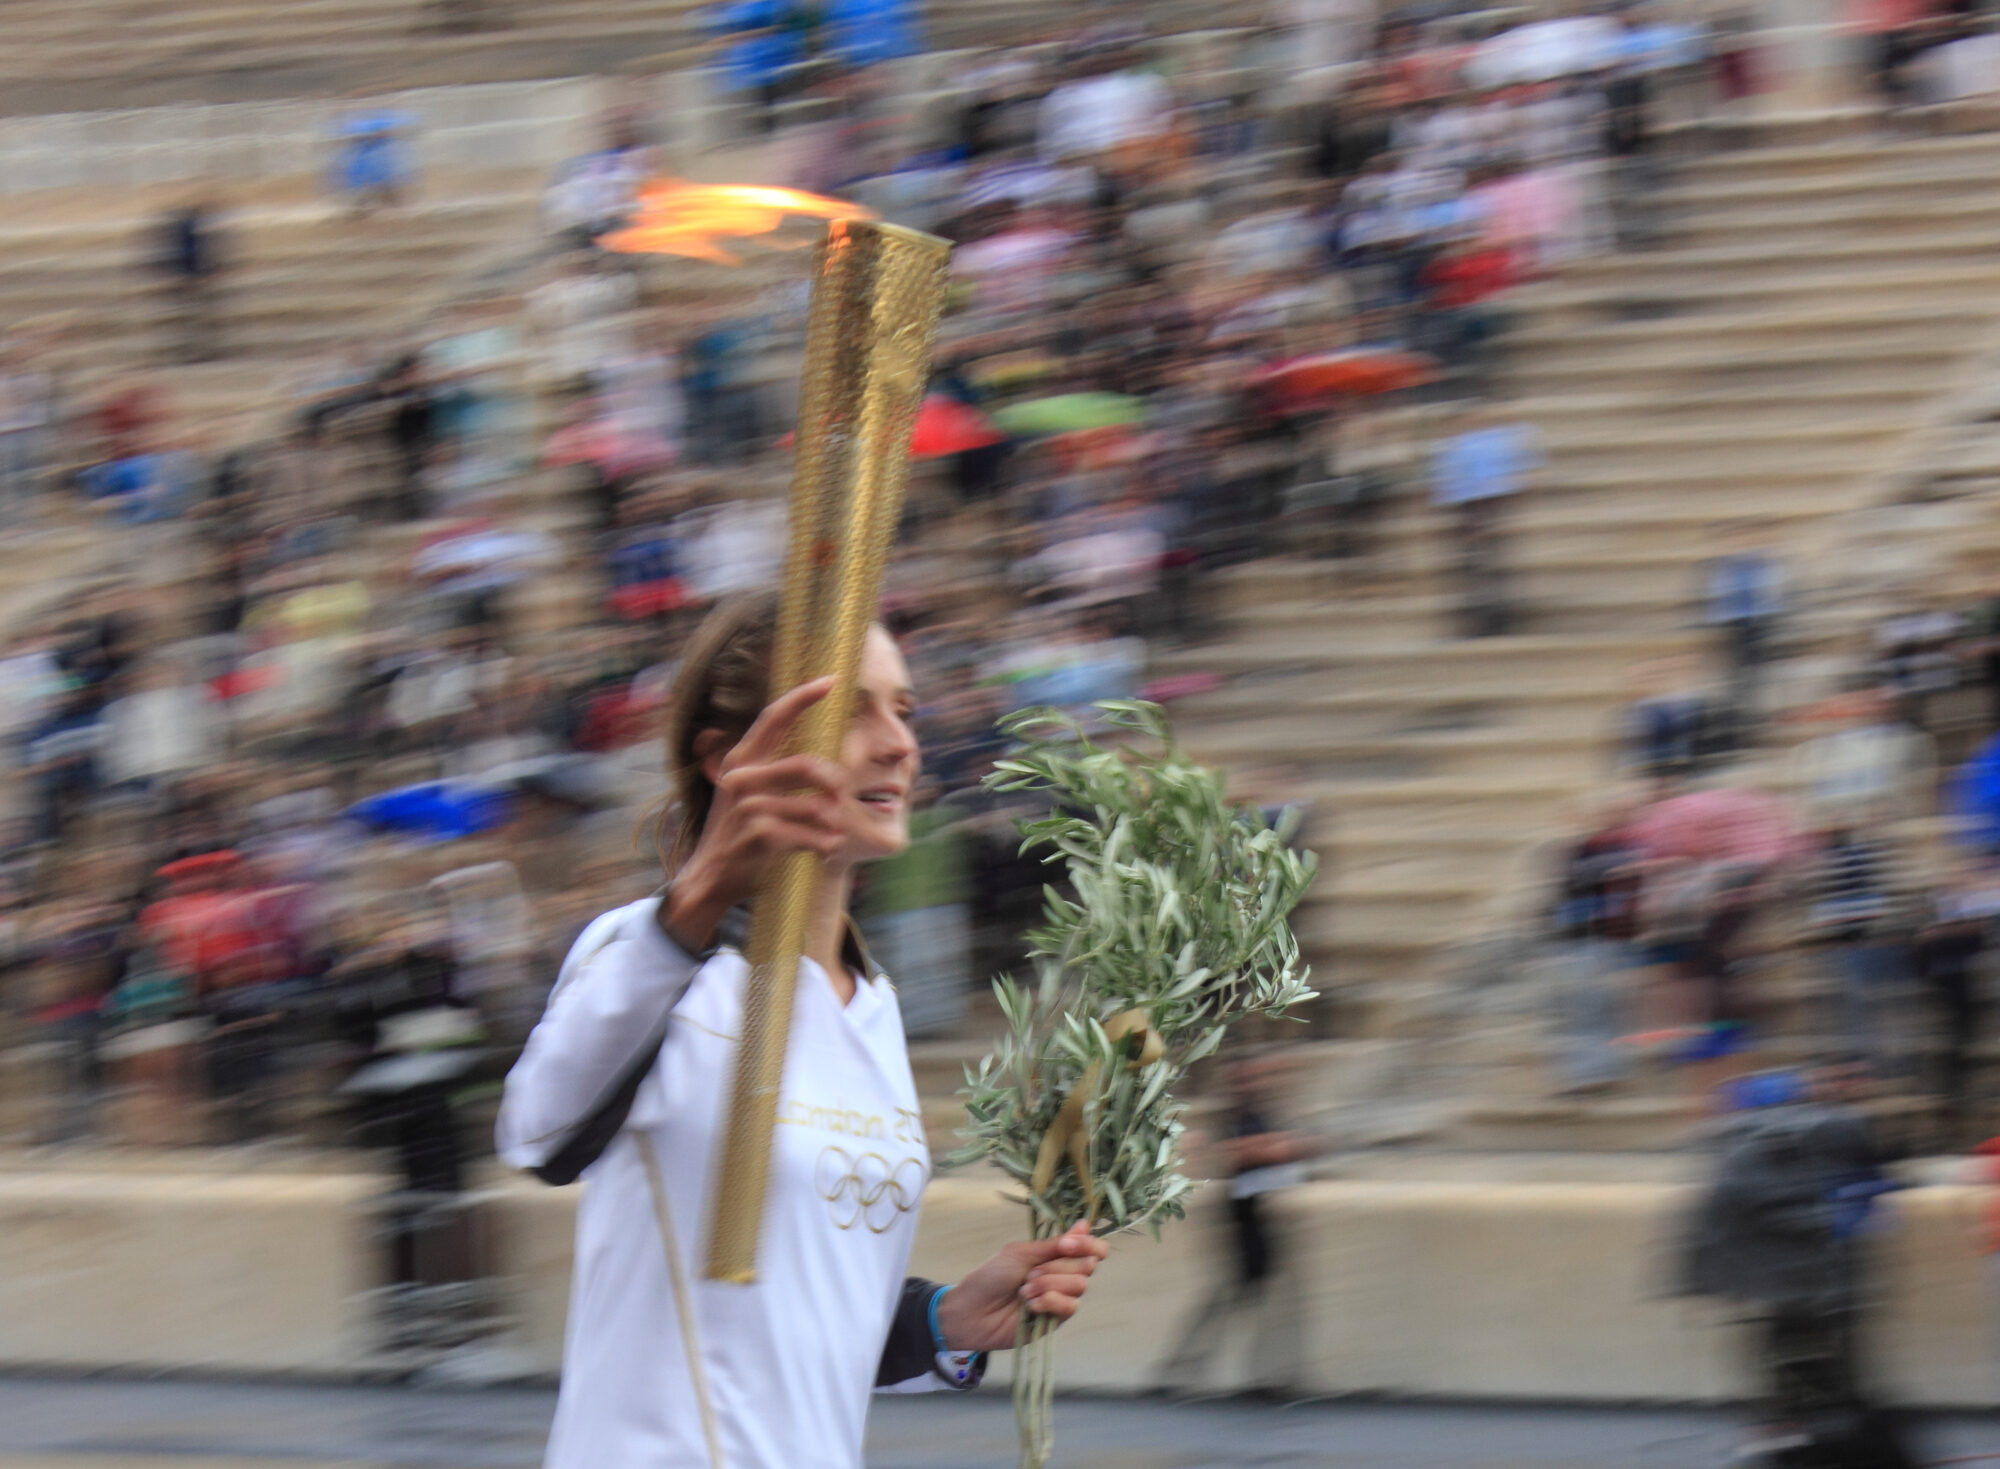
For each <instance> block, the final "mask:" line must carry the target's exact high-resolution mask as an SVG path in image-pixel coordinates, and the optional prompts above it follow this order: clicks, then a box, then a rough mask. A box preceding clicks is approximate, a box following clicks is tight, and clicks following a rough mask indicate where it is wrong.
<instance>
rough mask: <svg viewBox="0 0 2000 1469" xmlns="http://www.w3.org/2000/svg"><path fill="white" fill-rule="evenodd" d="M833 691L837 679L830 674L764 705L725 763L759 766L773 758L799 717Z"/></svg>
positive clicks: (803, 684) (783, 744) (783, 745)
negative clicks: (834, 679) (755, 720)
mask: <svg viewBox="0 0 2000 1469" xmlns="http://www.w3.org/2000/svg"><path fill="white" fill-rule="evenodd" d="M832 691H833V679H832V677H831V676H830V675H829V676H828V677H826V678H816V679H813V680H812V681H811V682H810V683H802V684H800V685H799V686H798V687H797V688H795V689H791V690H789V691H787V692H785V693H782V694H780V695H778V697H777V698H775V699H773V700H772V701H771V702H770V703H768V704H766V705H765V706H764V712H763V713H762V714H759V715H758V716H757V722H756V723H755V724H753V725H751V726H750V729H749V732H748V733H747V734H745V735H744V736H743V738H742V739H740V740H738V741H737V742H736V748H735V749H734V750H733V751H731V752H730V756H729V759H728V760H727V761H725V762H724V764H725V765H738V766H741V765H755V764H760V763H762V762H764V761H766V760H769V759H770V758H771V757H772V756H773V755H776V754H777V753H778V752H779V751H780V750H782V749H784V748H785V741H786V739H788V738H789V737H790V735H791V733H792V726H793V725H795V724H797V723H798V722H799V716H800V715H801V714H803V713H805V712H806V710H808V709H810V708H812V706H813V705H815V704H817V703H818V702H819V701H820V700H821V699H824V698H825V697H826V696H827V695H828V694H829V693H831V692H832Z"/></svg>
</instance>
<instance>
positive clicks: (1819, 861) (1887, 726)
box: [1548, 523, 2000, 1146]
mask: <svg viewBox="0 0 2000 1469" xmlns="http://www.w3.org/2000/svg"><path fill="white" fill-rule="evenodd" d="M1689 602H1690V610H1691V612H1692V613H1693V614H1694V616H1695V620H1697V621H1698V622H1700V623H1701V624H1703V625H1704V626H1706V627H1707V628H1708V629H1709V630H1710V634H1709V635H1710V638H1711V640H1712V641H1711V643H1710V646H1709V648H1708V649H1707V650H1706V651H1705V652H1698V653H1692V654H1689V655H1686V656H1682V657H1676V658H1668V659H1661V660H1657V661H1655V662H1653V663H1650V664H1647V665H1645V666H1644V667H1642V668H1639V669H1637V670H1635V672H1634V678H1633V685H1634V689H1633V692H1634V695H1635V697H1634V698H1633V699H1632V701H1631V702H1630V703H1629V704H1628V705H1627V706H1626V708H1625V709H1624V711H1623V713H1622V716H1621V723H1620V727H1619V729H1618V731H1617V755H1616V768H1617V771H1618V774H1619V776H1620V777H1621V780H1620V783H1619V784H1618V785H1617V787H1616V794H1615V795H1613V796H1612V797H1611V798H1609V799H1607V800H1605V801H1604V802H1603V803H1601V805H1600V807H1599V808H1598V809H1596V810H1594V811H1593V812H1592V813H1591V814H1590V817H1589V819H1588V821H1587V822H1586V823H1585V826H1586V828H1587V829H1586V830H1585V831H1583V832H1582V833H1581V835H1580V839H1579V840H1577V841H1576V842H1575V843H1574V845H1572V846H1570V847H1568V848H1567V849H1566V850H1565V852H1564V853H1563V855H1562V857H1561V860H1560V862H1559V864H1558V866H1559V869H1560V870H1559V874H1558V876H1557V878H1556V882H1555V888H1554V891H1555V894H1556V896H1555V899H1554V901H1553V902H1552V904H1551V906H1550V909H1549V914H1548V932H1549V934H1550V936H1551V937H1552V938H1553V939H1554V940H1555V943H1556V948H1557V949H1558V950H1559V951H1560V952H1561V954H1562V956H1563V960H1562V962H1563V966H1564V968H1565V972H1566V975H1567V978H1566V980H1565V982H1564V984H1563V985H1562V986H1560V987H1559V988H1561V989H1562V991H1563V993H1564V994H1565V995H1566V997H1567V998H1566V1000H1565V1001H1564V1004H1565V1007H1566V1010H1567V1017H1566V1018H1567V1023H1566V1026H1565V1034H1566V1036H1567V1038H1568V1044H1569V1047H1570V1049H1569V1053H1568V1056H1567V1058H1566V1062H1565V1067H1566V1076H1567V1082H1568V1084H1569V1085H1570V1086H1571V1087H1572V1088H1573V1089H1578V1090H1590V1089H1595V1088H1598V1087H1605V1086H1613V1085H1616V1084H1618V1083H1620V1082H1622V1081H1624V1080H1627V1079H1629V1078H1631V1077H1632V1076H1634V1075H1636V1074H1638V1073H1639V1072H1640V1071H1641V1070H1643V1068H1644V1066H1645V1064H1646V1063H1647V1061H1648V1060H1651V1059H1658V1058H1661V1057H1665V1058H1666V1059H1667V1060H1669V1061H1671V1062H1677V1063H1686V1064H1694V1063H1699V1064H1704V1065H1706V1064H1708V1063H1716V1064H1718V1065H1720V1066H1721V1068H1722V1069H1723V1070H1725V1071H1734V1070H1738V1069H1741V1068H1743V1067H1744V1066H1747V1065H1754V1064H1760V1063H1761V1064H1768V1063H1770V1062H1771V1061H1773V1060H1774V1059H1789V1060H1793V1061H1804V1060H1812V1059H1816V1060H1818V1061H1820V1062H1828V1063H1833V1064H1840V1065H1845V1066H1849V1067H1851V1068H1856V1069H1858V1071H1859V1073H1860V1074H1862V1075H1863V1076H1865V1077H1866V1078H1867V1079H1868V1081H1869V1082H1870V1083H1871V1084H1873V1085H1876V1086H1878V1087H1889V1088H1893V1089H1895V1090H1899V1091H1903V1092H1905V1093H1912V1094H1922V1095H1927V1096H1930V1097H1932V1098H1934V1099H1935V1100H1936V1102H1937V1103H1938V1104H1939V1106H1938V1112H1937V1125H1938V1131H1937V1133H1936V1134H1935V1136H1933V1137H1931V1138H1927V1139H1925V1140H1926V1141H1935V1142H1939V1143H1943V1144H1946V1145H1952V1146H1956V1145H1960V1144H1964V1143H1967V1142H1970V1141H1974V1140H1976V1139H1977V1138H1978V1137H1981V1136H1984V1135H1985V1132H1987V1131H1990V1118H1989V1117H1987V1116H1986V1115H1985V1113H1984V1112H1983V1110H1982V1109H1983V1107H1984V1106H1985V1105H1986V1104H1987V1102H1988V1100H1989V1094H1990V1088H1988V1087H1981V1086H1979V1085H1977V1083H1978V1080H1979V1077H1980V1074H1981V1068H1982V1067H1983V1066H1984V1064H1985V1062H1986V1059H1987V1058H1986V1053H1985V1051H1984V1049H1983V1047H1984V1045H1985V1041H1986V1036H1987V1029H1986V1010H1987V1008H1988V1007H1987V1005H1986V1003H1985V1000H1984V998H1983V997H1984V996H1985V994H1986V993H1987V990H1988V988H1989V986H1988V972H1989V969H1990V958H1989V953H1990V951H1991V950H1992V949H1993V948H1994V946H1995V940H1996V938H2000V930H1997V929H1996V928H1995V920H1996V919H1997V918H2000V659H1996V657H1995V653H1994V649H1995V646H1996V644H1995V641H1994V636H1993V629H1994V621H1993V615H1994V604H1993V602H1992V601H1991V600H1990V599H1986V600H1980V601H1975V602H1974V603H1972V604H1971V605H1960V604H1958V603H1957V602H1956V601H1955V600H1954V599H1952V598H1950V597H1945V596H1938V595H1933V594H1929V593H1925V592H1921V591H1918V590H1916V589H1907V588H1906V589H1903V590H1902V592H1901V593H1900V594H1898V593H1894V592H1892V594H1891V597H1890V603H1891V610H1889V611H1887V612H1885V613H1884V615H1882V616H1881V617H1880V618H1879V620H1878V621H1877V622H1876V624H1875V626H1874V628H1873V631H1872V633H1871V635H1870V637H1869V639H1868V642H1867V646H1866V647H1865V648H1863V649H1861V650H1858V651H1856V652H1854V653H1851V654H1850V655H1848V656H1847V657H1846V658H1845V659H1844V660H1843V662H1842V666H1841V668H1840V670H1839V680H1838V681H1839V683H1840V684H1841V688H1840V690H1839V691H1837V692H1835V693H1833V694H1831V695H1829V696H1827V697H1823V698H1818V699H1815V700H1801V699H1799V698H1797V697H1795V696H1793V695H1791V694H1790V693H1789V691H1787V690H1786V689H1784V688H1782V687H1780V686H1779V685H1780V683H1781V681H1782V671H1783V667H1784V664H1785V662H1786V660H1787V659H1788V658H1789V657H1790V656H1791V653H1792V651H1793V650H1794V649H1795V647H1796V646H1797V645H1798V643H1799V640H1800V639H1801V638H1802V637H1804V636H1807V634H1805V633H1803V632H1802V630H1801V627H1800V621H1801V619H1800V614H1799V609H1798V608H1797V606H1796V605H1795V601H1794V598H1793V597H1792V595H1791V593H1790V592H1789V590H1788V575H1787V569H1786V566H1785V558H1784V556H1783V555H1782V553H1781V552H1780V551H1779V550H1778V549H1777V544H1776V539H1775V536H1774V534H1773V533H1772V530H1771V528H1770V527H1768V526H1765V525H1762V524H1759V523H1746V524H1740V525H1729V526H1724V527H1720V528H1718V530H1717V535H1716V554H1715V555H1714V556H1713V557H1712V558H1711V559H1710V560H1709V561H1708V562H1707V563H1706V564H1705V566H1704V568H1703V572H1702V578H1701V582H1700V584H1699V585H1698V586H1697V587H1696V588H1694V589H1693V591H1692V594H1691V596H1690V598H1689ZM1774 1047H1775V1048H1776V1049H1773V1048H1774ZM1787 1047H1789V1049H1787ZM1732 1058H1733V1059H1732Z"/></svg>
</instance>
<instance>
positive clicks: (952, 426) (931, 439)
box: [778, 393, 1007, 459]
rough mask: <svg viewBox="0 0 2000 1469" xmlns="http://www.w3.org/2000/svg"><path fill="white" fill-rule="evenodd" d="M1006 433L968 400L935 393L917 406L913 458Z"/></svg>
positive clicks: (957, 450)
mask: <svg viewBox="0 0 2000 1469" xmlns="http://www.w3.org/2000/svg"><path fill="white" fill-rule="evenodd" d="M1006 437H1007V436H1006V435H1005V434H1003V433H1001V432H1000V430H999V429H997V428H995V427H994V426H993V420H991V419H990V418H988V417H987V416H986V415H985V414H983V413H981V412H980V411H979V410H978V409H977V408H974V407H972V406H971V405H969V404H966V403H961V402H959V401H958V399H956V398H947V397H945V396H944V394H942V393H932V394H931V395H930V396H929V397H928V398H926V399H924V402H923V406H922V407H921V408H919V409H918V410H917V426H916V428H915V430H914V431H912V432H911V434H910V457H911V458H912V459H944V458H946V457H948V456H950V455H953V454H963V453H965V452H966V451H967V450H969V449H984V448H987V447H988V446H990V445H993V444H997V443H999V442H1000V441H1001V440H1002V439H1004V438H1006ZM797 442H798V435H796V434H786V435H785V436H784V437H783V438H782V439H780V440H778V446H779V447H780V448H783V449H789V448H790V447H791V446H792V445H793V444H795V443H797Z"/></svg>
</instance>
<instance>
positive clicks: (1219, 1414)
mask: <svg viewBox="0 0 2000 1469" xmlns="http://www.w3.org/2000/svg"><path fill="white" fill-rule="evenodd" d="M552 1403H553V1398H552V1396H551V1395H550V1394H548V1393H546V1392H537V1391H528V1390H520V1391H516V1390H505V1391H494V1390H484V1391H477V1392H421V1391H413V1390H406V1389H401V1388H391V1387H272V1386H245V1385H238V1384H220V1385H218V1384H208V1383H183V1382H134V1383H117V1382H101V1381H43V1380H30V1379H11V1380H0V1469H315V1466H330V1465H340V1466H343V1469H527V1466H533V1465H535V1464H537V1463H539V1462H540V1454H541V1444H542V1434H543V1431H544V1429H545V1428H546V1426H547V1423H548V1417H549V1410H550V1407H551V1405H552ZM873 1421H874V1427H873V1431H872V1433H871V1435H870V1446H869V1455H868V1463H869V1469H1013V1465H1014V1462H1015V1460H1014V1424H1013V1416H1012V1412H1011V1410H1010V1408H1009V1405H1008V1403H1007V1401H1006V1399H1005V1398H1004V1397H1000V1396H987V1395H982V1396H979V1397H975V1398H971V1399H962V1398H945V1397H927V1398H901V1399H897V1398H885V1399H879V1400H878V1402H877V1406H876V1409H875V1413H874V1420H873ZM1056 1433H1057V1451H1056V1461H1055V1464H1056V1469H1334V1466H1338V1469H1475V1466H1476V1469H1572V1466H1574V1469H1585V1466H1588V1469H1684V1466H1685V1469H1712V1466H1715V1465H1718V1464H1720V1463H1721V1462H1722V1461H1723V1460H1724V1459H1725V1458H1726V1456H1727V1454H1728V1452H1729V1450H1730V1448H1731V1447H1732V1445H1733V1443H1734V1432H1733V1429H1732V1428H1731V1425H1730V1421H1729V1420H1728V1419H1727V1418H1726V1417H1724V1416H1722V1415H1718V1414H1706V1413H1686V1412H1641V1411H1630V1412H1626V1411H1615V1410H1600V1409H1587V1410H1586V1409H1542V1408H1535V1409H1495V1408H1476V1407H1474V1408H1464V1407H1404V1406H1382V1405H1363V1404H1311V1405H1301V1406H1296V1407H1289V1408H1279V1407H1266V1406H1258V1405H1249V1404H1240V1403H1204V1404H1192V1405H1170V1404H1165V1403H1156V1402H1128V1401H1069V1402H1064V1403H1062V1404H1060V1405H1059V1407H1058V1409H1057V1421H1056ZM1921 1435H1922V1448H1923V1450H1924V1457H1925V1458H1926V1459H1928V1460H1930V1461H1931V1462H1934V1463H1937V1462H1944V1461H1951V1462H1954V1463H1963V1462H1971V1461H1972V1460H1973V1459H1974V1458H1975V1457H1979V1458H1989V1459H1991V1460H1993V1461H1994V1462H1996V1463H2000V1419H1994V1418H1954V1419H1933V1420H1929V1421H1927V1422H1926V1423H1925V1424H1923V1425H1922V1429H1921ZM606 1469H614V1466H606Z"/></svg>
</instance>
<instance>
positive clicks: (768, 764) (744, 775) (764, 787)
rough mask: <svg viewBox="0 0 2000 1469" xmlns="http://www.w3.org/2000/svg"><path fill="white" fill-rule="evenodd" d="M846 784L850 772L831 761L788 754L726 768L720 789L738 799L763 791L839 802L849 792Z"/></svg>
mask: <svg viewBox="0 0 2000 1469" xmlns="http://www.w3.org/2000/svg"><path fill="white" fill-rule="evenodd" d="M732 758H733V757H732ZM846 784H847V779H846V772H844V771H843V770H841V768H840V767H839V766H838V765H836V764H834V763H833V761H831V760H822V759H820V758H819V756H817V755H787V756H785V757H784V758H783V759H782V760H766V761H762V762H760V763H758V764H754V765H737V766H734V767H731V768H729V769H725V770H724V771H723V772H722V779H721V780H720V781H719V782H717V785H716V789H717V790H720V791H724V792H726V793H728V794H729V795H731V796H735V797H743V796H749V795H752V794H755V793H756V792H759V791H785V792H791V791H817V792H819V793H820V794H821V795H823V796H828V797H831V798H833V799H835V800H838V799H839V798H840V797H841V796H842V795H843V794H844V793H845V791H846Z"/></svg>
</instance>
